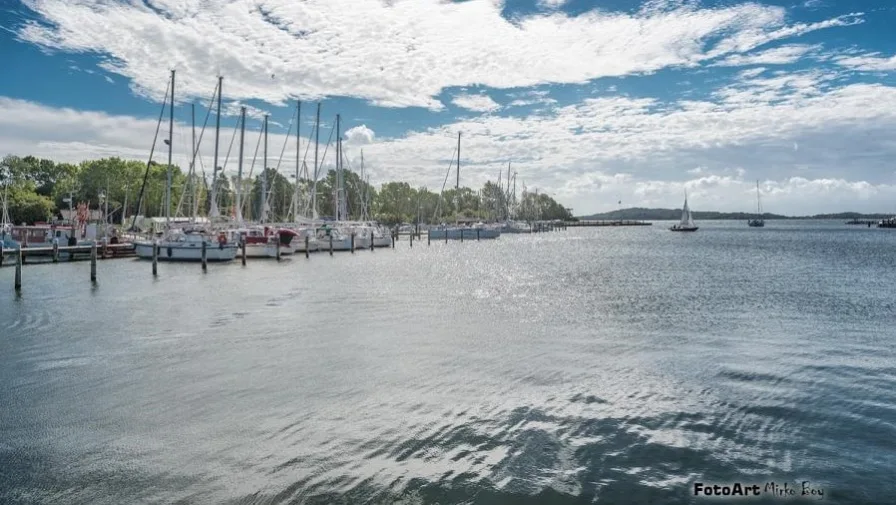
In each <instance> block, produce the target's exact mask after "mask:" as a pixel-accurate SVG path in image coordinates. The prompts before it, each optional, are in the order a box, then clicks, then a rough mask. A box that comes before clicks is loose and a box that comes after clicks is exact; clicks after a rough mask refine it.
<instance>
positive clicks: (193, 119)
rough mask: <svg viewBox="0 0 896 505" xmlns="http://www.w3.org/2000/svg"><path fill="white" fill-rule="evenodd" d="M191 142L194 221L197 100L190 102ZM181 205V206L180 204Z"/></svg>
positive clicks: (191, 200) (190, 185)
mask: <svg viewBox="0 0 896 505" xmlns="http://www.w3.org/2000/svg"><path fill="white" fill-rule="evenodd" d="M190 130H191V133H190V144H191V145H192V147H191V148H190V149H192V151H193V153H192V155H191V156H190V175H189V176H188V179H187V183H188V184H189V187H190V214H191V218H192V221H193V222H195V221H196V211H195V208H196V193H195V191H194V189H193V184H194V182H193V170H194V168H195V167H196V102H193V103H191V104H190ZM178 207H180V206H178Z"/></svg>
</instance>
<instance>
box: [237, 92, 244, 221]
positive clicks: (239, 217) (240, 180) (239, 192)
mask: <svg viewBox="0 0 896 505" xmlns="http://www.w3.org/2000/svg"><path fill="white" fill-rule="evenodd" d="M245 143H246V107H245V106H243V107H240V159H239V163H237V165H236V166H237V169H236V220H237V222H238V223H240V224H242V223H243V203H242V192H243V148H244V144H245Z"/></svg>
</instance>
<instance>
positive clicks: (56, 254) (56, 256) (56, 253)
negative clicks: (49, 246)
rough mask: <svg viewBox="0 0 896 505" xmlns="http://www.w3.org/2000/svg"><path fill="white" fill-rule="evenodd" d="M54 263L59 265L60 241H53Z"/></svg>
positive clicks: (56, 239) (55, 239)
mask: <svg viewBox="0 0 896 505" xmlns="http://www.w3.org/2000/svg"><path fill="white" fill-rule="evenodd" d="M53 263H59V239H58V238H54V239H53Z"/></svg>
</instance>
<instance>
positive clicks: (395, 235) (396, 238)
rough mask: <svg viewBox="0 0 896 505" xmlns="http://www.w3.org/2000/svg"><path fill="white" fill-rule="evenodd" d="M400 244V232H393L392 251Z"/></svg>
mask: <svg viewBox="0 0 896 505" xmlns="http://www.w3.org/2000/svg"><path fill="white" fill-rule="evenodd" d="M396 242H398V232H397V231H393V232H392V249H395V243H396Z"/></svg>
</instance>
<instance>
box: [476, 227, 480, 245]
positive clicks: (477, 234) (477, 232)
mask: <svg viewBox="0 0 896 505" xmlns="http://www.w3.org/2000/svg"><path fill="white" fill-rule="evenodd" d="M476 242H479V228H476Z"/></svg>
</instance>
